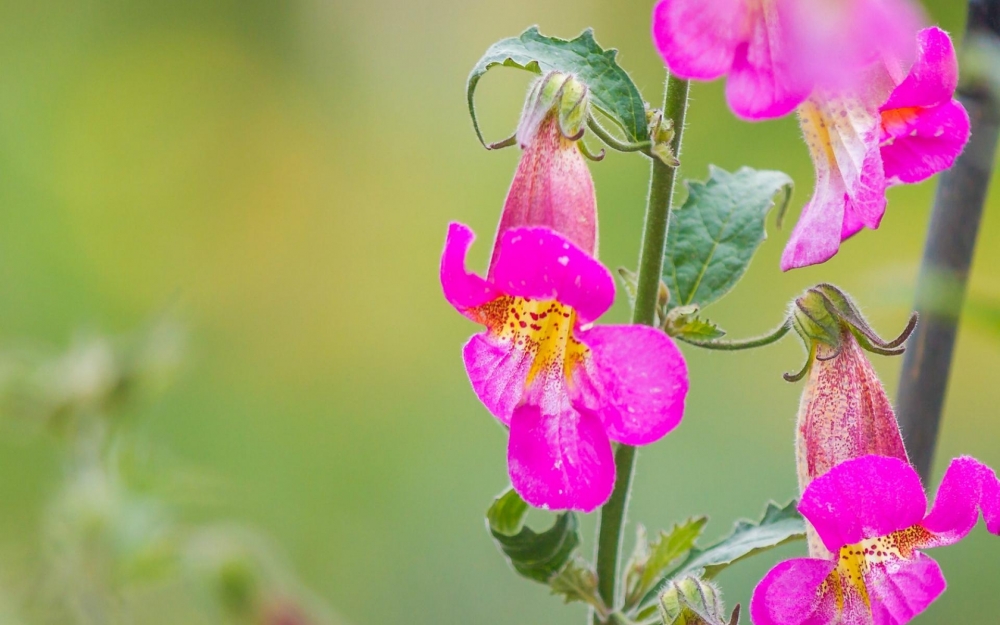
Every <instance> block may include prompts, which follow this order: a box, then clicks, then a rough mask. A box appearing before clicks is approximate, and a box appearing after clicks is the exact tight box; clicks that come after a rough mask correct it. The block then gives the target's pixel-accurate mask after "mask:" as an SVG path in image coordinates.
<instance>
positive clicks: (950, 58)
mask: <svg viewBox="0 0 1000 625" xmlns="http://www.w3.org/2000/svg"><path fill="white" fill-rule="evenodd" d="M956 87H958V59H957V58H956V57H955V46H954V45H953V44H952V43H951V37H949V36H948V33H946V32H944V31H943V30H941V29H940V28H937V27H931V28H925V29H923V30H921V31H920V32H919V33H917V58H916V61H914V63H913V65H912V66H911V67H910V71H909V73H907V75H906V78H904V79H903V82H901V83H899V86H897V87H896V88H895V89H894V90H893V92H892V94H891V95H890V96H889V99H888V100H887V101H886V103H885V104H883V105H882V107H881V110H883V111H884V110H887V109H898V108H907V107H911V106H934V105H936V104H942V103H944V102H947V101H949V100H951V98H952V96H953V95H954V94H955V89H956Z"/></svg>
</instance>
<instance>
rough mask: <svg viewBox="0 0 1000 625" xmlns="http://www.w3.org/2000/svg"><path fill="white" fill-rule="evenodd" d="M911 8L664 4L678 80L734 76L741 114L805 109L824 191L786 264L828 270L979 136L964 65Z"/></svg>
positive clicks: (882, 1)
mask: <svg viewBox="0 0 1000 625" xmlns="http://www.w3.org/2000/svg"><path fill="white" fill-rule="evenodd" d="M919 21H920V16H919V13H918V12H917V11H916V10H915V9H913V8H912V7H911V6H910V4H909V2H907V1H906V0H849V1H846V2H834V1H831V0H707V1H703V0H661V1H660V2H659V4H657V6H656V9H655V12H654V15H653V38H654V40H655V42H656V45H657V49H658V50H659V51H660V54H661V55H662V56H663V59H664V60H665V61H666V63H667V65H668V66H669V68H670V70H671V71H673V72H675V73H676V74H678V75H680V76H683V77H685V78H692V79H702V80H710V79H714V78H718V77H720V76H722V75H726V74H728V82H727V85H726V94H727V97H728V99H729V103H730V106H731V107H732V109H733V111H734V112H735V113H736V114H737V115H740V116H742V117H745V118H747V119H768V118H773V117H780V116H783V115H786V114H788V113H790V112H792V111H793V110H795V111H797V113H798V117H799V122H800V124H801V126H802V133H803V136H804V138H805V141H806V144H807V145H808V148H809V154H810V156H811V158H812V161H813V165H814V166H815V170H816V188H815V191H814V192H813V196H812V198H811V199H810V200H809V202H808V203H807V204H806V205H805V207H804V208H803V210H802V216H801V218H800V219H799V222H798V224H797V225H796V227H795V229H794V230H793V231H792V235H791V237H790V239H789V241H788V244H787V245H786V247H785V252H784V254H783V255H782V258H781V268H782V269H783V270H788V269H793V268H797V267H804V266H807V265H814V264H817V263H822V262H824V261H826V260H829V259H830V258H831V257H833V256H834V255H835V254H836V253H837V251H838V249H839V248H840V244H841V242H843V241H844V240H846V239H848V238H849V237H851V236H853V235H854V234H856V233H858V232H859V231H860V230H862V229H863V228H872V229H875V228H878V227H879V224H880V222H881V220H882V216H883V214H884V213H885V208H886V200H885V191H886V189H887V188H888V187H889V186H891V185H894V184H910V183H915V182H920V181H922V180H925V179H927V178H928V177H930V176H932V175H934V174H935V173H937V172H939V171H942V170H944V169H947V168H948V167H950V166H951V164H952V163H953V162H954V161H955V158H957V157H958V155H959V154H960V153H961V151H962V149H963V148H964V146H965V144H966V142H967V141H968V138H969V118H968V114H967V113H966V111H965V109H964V108H963V107H962V105H961V104H959V103H958V102H957V101H956V100H955V99H954V93H955V88H956V86H957V83H958V65H957V62H956V59H955V50H954V47H953V46H952V43H951V39H950V38H949V37H948V35H947V34H946V33H945V32H944V31H942V30H941V29H939V28H926V29H923V30H919V31H918V30H917V24H918V23H919Z"/></svg>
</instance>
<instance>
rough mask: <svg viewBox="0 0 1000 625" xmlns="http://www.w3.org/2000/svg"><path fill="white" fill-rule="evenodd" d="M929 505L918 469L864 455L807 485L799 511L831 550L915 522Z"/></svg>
mask: <svg viewBox="0 0 1000 625" xmlns="http://www.w3.org/2000/svg"><path fill="white" fill-rule="evenodd" d="M926 510H927V497H926V496H925V495H924V489H923V487H922V486H921V484H920V477H919V476H918V475H917V472H916V471H914V470H913V468H912V467H911V466H910V465H908V464H907V463H905V462H903V461H902V460H899V459H896V458H887V457H884V456H863V457H861V458H856V459H854V460H848V461H847V462H843V463H841V464H839V465H837V466H835V467H834V468H832V469H830V472H829V473H827V474H826V475H822V476H820V477H818V478H816V479H815V480H814V481H813V482H812V484H810V485H809V487H808V488H806V491H805V492H804V493H803V494H802V501H801V503H799V512H801V513H802V515H803V516H805V517H806V519H808V520H809V522H810V523H812V525H813V527H814V528H816V532H817V533H818V534H819V537H820V539H821V540H822V541H823V544H824V545H825V546H826V548H827V549H828V550H830V552H831V553H837V551H838V550H839V549H840V548H841V547H842V546H844V545H851V544H854V543H858V542H861V541H862V540H864V539H866V538H876V537H879V536H885V535H888V534H891V533H892V532H895V531H897V530H901V529H905V528H908V527H911V526H913V525H916V524H918V523H920V521H921V520H923V518H924V512H925V511H926Z"/></svg>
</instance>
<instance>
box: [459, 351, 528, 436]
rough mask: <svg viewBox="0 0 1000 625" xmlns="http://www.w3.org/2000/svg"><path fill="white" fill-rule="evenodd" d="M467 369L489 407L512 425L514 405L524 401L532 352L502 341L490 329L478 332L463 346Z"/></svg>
mask: <svg viewBox="0 0 1000 625" xmlns="http://www.w3.org/2000/svg"><path fill="white" fill-rule="evenodd" d="M462 357H463V359H464V360H465V371H466V372H467V373H468V374H469V381H470V382H471V383H472V389H473V390H474V391H475V392H476V396H477V397H479V401H481V402H483V405H484V406H486V409H487V410H489V411H490V412H491V413H492V414H493V416H494V417H496V418H497V419H499V420H500V422H501V423H503V424H504V425H508V426H509V425H510V418H511V415H512V414H513V413H514V408H516V407H517V406H518V404H520V403H521V398H522V396H523V395H524V387H525V384H526V383H527V380H528V373H529V372H530V371H531V366H532V364H533V363H534V358H532V354H531V353H530V352H529V351H528V350H526V349H524V347H523V346H520V345H518V344H517V343H516V342H515V341H501V340H498V339H497V338H496V337H494V336H491V335H490V333H488V332H483V333H480V334H475V335H473V336H472V338H471V339H469V342H468V343H466V344H465V347H464V348H463V349H462Z"/></svg>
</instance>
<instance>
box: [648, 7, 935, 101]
mask: <svg viewBox="0 0 1000 625" xmlns="http://www.w3.org/2000/svg"><path fill="white" fill-rule="evenodd" d="M920 21H921V17H920V14H919V12H918V11H917V10H916V9H915V7H914V6H913V5H912V4H911V3H910V2H909V1H907V0H660V2H659V3H658V4H657V5H656V8H655V9H654V11H653V41H654V42H655V44H656V48H657V50H659V52H660V55H661V56H662V57H663V60H664V61H665V62H666V64H667V66H668V67H669V68H670V71H671V72H673V73H674V74H677V75H678V76H681V77H683V78H690V79H696V80H713V79H715V78H719V77H720V76H723V75H728V76H729V79H728V81H727V83H726V97H727V99H728V100H729V106H730V108H732V109H733V112H735V113H736V114H737V115H739V116H741V117H745V118H747V119H767V118H772V117H781V116H783V115H786V114H788V113H790V112H791V111H792V110H793V109H794V108H795V107H796V106H798V105H799V104H801V103H802V102H803V101H804V100H805V99H806V97H807V96H808V95H809V93H810V92H811V91H812V90H813V88H814V87H839V88H843V87H849V86H850V85H851V84H852V83H853V82H854V80H855V79H856V71H857V70H858V69H860V68H861V67H864V66H865V65H867V64H869V63H871V62H872V61H874V60H875V59H877V58H878V57H879V56H880V55H882V56H889V57H893V58H901V57H905V56H906V54H907V53H909V52H910V50H911V47H912V41H913V34H914V33H915V32H916V31H917V29H918V28H919V25H920Z"/></svg>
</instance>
